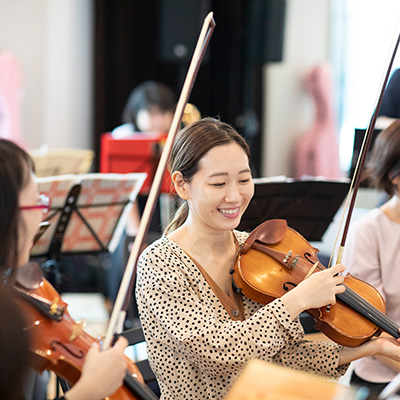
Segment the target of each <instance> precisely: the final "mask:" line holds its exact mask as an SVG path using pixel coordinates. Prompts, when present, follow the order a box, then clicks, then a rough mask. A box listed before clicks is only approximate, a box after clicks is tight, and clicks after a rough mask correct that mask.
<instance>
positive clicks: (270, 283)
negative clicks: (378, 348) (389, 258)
mask: <svg viewBox="0 0 400 400" xmlns="http://www.w3.org/2000/svg"><path fill="white" fill-rule="evenodd" d="M317 254H318V249H316V248H315V247H313V246H311V244H310V243H309V242H307V240H306V239H305V238H304V237H303V236H302V235H300V234H299V233H298V232H296V231H295V230H294V229H292V228H290V227H288V226H287V223H286V221H285V220H283V219H272V220H268V221H265V222H263V223H262V224H260V225H259V226H258V227H257V228H255V229H254V230H253V231H252V232H251V233H250V235H249V237H248V238H247V240H246V241H245V243H244V244H243V246H242V247H241V249H240V250H239V253H238V257H237V259H236V263H235V266H234V268H233V269H232V271H231V273H232V276H233V283H234V286H235V287H236V290H238V291H240V292H242V293H243V294H244V295H245V296H247V297H249V298H250V299H252V300H254V301H256V302H258V303H261V304H264V305H265V304H268V303H269V302H271V301H273V300H275V299H276V298H280V297H282V296H283V295H284V294H285V293H287V292H288V291H289V290H291V289H293V288H294V287H296V286H297V285H298V284H299V283H300V282H302V281H303V280H304V279H306V278H307V277H308V276H309V275H311V274H315V273H318V272H319V271H322V270H324V269H326V267H325V266H324V265H323V264H322V263H321V262H320V261H319V259H318V256H317ZM344 286H345V287H346V290H345V291H344V292H343V293H339V294H337V295H336V298H337V302H336V304H334V305H330V306H325V307H321V308H317V309H310V310H307V313H308V314H310V315H311V316H312V317H313V318H314V319H315V320H316V327H317V328H318V329H319V330H320V331H321V332H323V333H324V334H325V335H326V336H327V337H329V338H330V339H331V340H333V341H334V342H336V343H338V344H341V345H343V346H346V347H358V346H360V345H361V344H363V343H365V342H367V341H368V340H370V339H371V338H372V337H373V336H379V335H380V334H381V332H382V331H385V332H387V333H389V334H390V335H392V336H393V337H395V338H396V339H398V338H400V333H399V326H398V325H397V324H396V323H395V322H394V321H392V320H391V319H390V318H388V317H387V316H386V315H385V311H386V305H385V301H384V299H383V297H382V295H381V294H380V293H379V291H378V290H376V289H375V288H374V287H373V286H371V285H370V284H368V283H366V282H364V281H362V280H360V279H357V278H355V277H353V276H352V275H351V274H349V273H348V274H347V275H346V276H345V278H344Z"/></svg>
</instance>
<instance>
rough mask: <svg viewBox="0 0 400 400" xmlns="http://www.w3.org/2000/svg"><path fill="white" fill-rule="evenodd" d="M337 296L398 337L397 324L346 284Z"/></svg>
mask: <svg viewBox="0 0 400 400" xmlns="http://www.w3.org/2000/svg"><path fill="white" fill-rule="evenodd" d="M338 297H339V299H340V300H342V301H344V302H345V303H346V304H348V305H349V306H351V307H352V308H354V309H355V310H356V311H358V312H359V313H360V314H361V315H362V316H364V317H365V318H367V319H369V320H370V321H372V322H374V323H375V324H377V325H378V326H379V327H380V328H382V329H383V330H385V331H386V332H388V333H390V334H392V335H394V336H396V333H397V336H396V337H399V334H398V330H399V327H398V326H397V324H396V323H395V322H394V321H392V320H391V319H390V318H389V317H387V316H386V315H385V314H384V313H383V312H381V311H380V310H378V309H377V308H376V307H375V306H373V305H372V304H371V303H369V302H368V301H367V300H365V299H364V298H363V297H361V296H360V295H359V294H358V293H356V292H355V291H354V290H352V289H350V288H349V287H348V286H346V291H345V292H343V293H340V295H339V296H338Z"/></svg>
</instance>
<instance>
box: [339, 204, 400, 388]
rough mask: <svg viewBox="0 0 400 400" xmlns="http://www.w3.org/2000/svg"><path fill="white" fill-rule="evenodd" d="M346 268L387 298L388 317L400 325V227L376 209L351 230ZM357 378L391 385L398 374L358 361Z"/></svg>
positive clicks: (371, 361)
mask: <svg viewBox="0 0 400 400" xmlns="http://www.w3.org/2000/svg"><path fill="white" fill-rule="evenodd" d="M343 264H344V265H345V266H346V268H347V271H348V272H350V273H351V274H352V275H353V276H354V277H356V278H359V279H362V280H363V281H366V282H368V283H370V284H371V285H372V286H374V287H375V288H376V289H377V290H378V291H379V292H380V293H381V294H382V296H383V297H384V299H385V302H386V315H387V316H388V317H389V318H391V319H392V320H394V321H395V322H396V323H397V324H400V224H399V223H397V222H394V221H392V220H390V219H389V218H388V217H387V216H386V215H385V214H384V213H383V212H382V211H381V210H380V209H373V210H371V211H370V212H369V213H368V214H367V215H365V216H364V217H362V218H360V219H359V220H357V221H356V222H354V223H353V225H352V226H351V227H350V231H349V235H348V239H347V243H346V247H345V251H344V257H343ZM354 366H355V372H356V374H357V375H358V376H359V377H360V378H362V379H364V380H367V381H370V382H376V383H381V382H389V381H391V380H392V379H393V378H394V377H395V376H396V372H394V371H393V370H391V369H390V368H388V367H386V366H384V365H382V364H381V363H380V362H378V361H377V360H375V358H374V357H365V358H362V359H360V360H357V361H354Z"/></svg>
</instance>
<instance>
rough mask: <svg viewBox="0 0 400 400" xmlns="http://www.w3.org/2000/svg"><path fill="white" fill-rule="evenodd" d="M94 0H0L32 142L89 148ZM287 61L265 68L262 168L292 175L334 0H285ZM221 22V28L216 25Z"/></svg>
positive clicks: (6, 45) (1, 25)
mask: <svg viewBox="0 0 400 400" xmlns="http://www.w3.org/2000/svg"><path fill="white" fill-rule="evenodd" d="M92 7H93V0H64V1H56V0H1V1H0V51H1V50H10V51H12V52H13V53H14V55H15V56H16V57H17V58H18V59H19V60H20V63H21V65H22V68H23V70H24V74H25V85H26V95H25V99H24V103H23V112H22V114H23V123H22V127H23V135H24V138H25V141H26V142H27V144H28V145H29V147H31V148H37V147H39V146H40V145H42V144H44V143H45V144H47V145H48V146H49V147H77V148H92V142H91V140H92V139H91V128H92V123H93V122H92V116H93V112H92V107H93V105H92V97H91V96H92V78H93V77H92V64H93V61H92V59H93V57H92V52H93V46H92V43H93V37H92V25H93V21H92V19H91V15H92V12H91V11H92ZM286 18H287V20H286V26H285V44H284V61H283V62H280V63H276V64H269V65H267V66H266V67H265V71H264V76H265V105H264V113H265V123H264V126H263V131H264V132H263V138H264V142H263V151H264V163H263V175H265V176H271V175H281V174H287V175H288V174H289V161H290V153H291V147H292V141H293V138H295V137H296V136H298V135H299V134H300V133H301V132H303V131H304V130H305V129H306V128H307V127H308V124H309V123H310V121H311V118H312V105H311V101H310V99H308V98H307V97H306V96H305V94H304V91H303V90H302V86H301V85H302V79H303V76H304V73H305V71H307V69H308V68H309V67H310V66H312V65H313V64H314V63H317V62H320V61H323V60H326V59H327V57H328V43H329V35H328V32H329V0H287V16H286ZM217 29H218V27H217Z"/></svg>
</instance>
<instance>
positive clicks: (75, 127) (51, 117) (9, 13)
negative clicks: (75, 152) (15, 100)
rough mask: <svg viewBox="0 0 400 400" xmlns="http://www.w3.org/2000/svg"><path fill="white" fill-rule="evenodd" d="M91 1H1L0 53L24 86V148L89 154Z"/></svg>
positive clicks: (91, 40)
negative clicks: (6, 54) (16, 68)
mask: <svg viewBox="0 0 400 400" xmlns="http://www.w3.org/2000/svg"><path fill="white" fill-rule="evenodd" d="M92 7H93V0H63V1H54V0H1V1H0V51H11V52H12V53H13V54H14V56H15V57H16V58H17V59H18V60H19V62H20V64H21V67H22V70H23V73H24V82H25V96H24V100H23V104H22V132H23V137H24V140H25V142H26V144H27V145H28V147H29V148H37V147H39V146H40V145H42V144H47V145H48V146H49V147H53V148H55V147H68V148H92V143H91V142H92V139H91V129H92V115H93V112H92V108H93V106H92V64H93V61H92V59H93V56H92V52H93V45H92V42H93V38H92V30H93V29H92V25H93V21H92V19H91V18H92V11H91V10H92Z"/></svg>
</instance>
